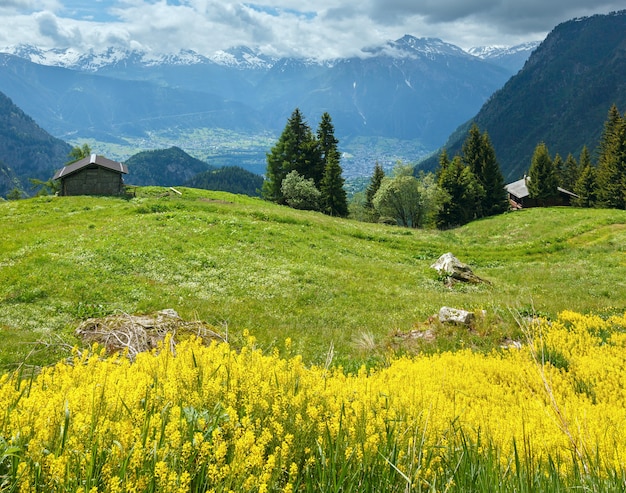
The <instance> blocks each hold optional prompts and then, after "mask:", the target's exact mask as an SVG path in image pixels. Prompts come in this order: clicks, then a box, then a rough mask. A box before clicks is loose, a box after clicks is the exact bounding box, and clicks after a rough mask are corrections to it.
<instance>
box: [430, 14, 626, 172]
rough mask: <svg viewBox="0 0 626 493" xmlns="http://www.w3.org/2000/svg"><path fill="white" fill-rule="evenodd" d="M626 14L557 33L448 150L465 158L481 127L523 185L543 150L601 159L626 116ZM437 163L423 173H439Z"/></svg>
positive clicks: (566, 25)
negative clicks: (602, 145)
mask: <svg viewBox="0 0 626 493" xmlns="http://www.w3.org/2000/svg"><path fill="white" fill-rule="evenodd" d="M625 33H626V10H623V11H619V12H614V13H611V14H608V15H595V16H591V17H586V18H578V19H572V20H570V21H567V22H563V23H561V24H559V25H558V26H556V27H555V28H554V29H553V30H552V31H551V32H550V33H549V34H548V36H547V37H546V39H545V40H544V41H543V42H542V43H541V44H540V45H539V46H538V47H537V48H536V49H535V50H534V51H533V53H532V55H531V56H530V57H529V59H528V60H527V61H526V63H525V65H524V67H523V68H522V70H520V72H519V73H518V74H517V75H515V76H513V77H512V78H511V79H510V80H509V81H507V83H506V84H505V85H504V86H503V87H502V88H501V89H499V90H498V91H496V92H495V93H494V94H493V95H492V96H491V97H490V98H489V99H488V101H487V102H486V103H485V104H484V105H483V106H482V107H481V109H480V110H479V111H478V113H477V114H476V115H474V117H472V118H471V119H469V120H468V121H467V122H465V123H464V124H462V125H461V126H459V127H458V128H457V129H456V130H455V131H454V132H453V133H452V134H451V135H450V136H449V138H448V140H447V142H446V144H445V145H444V147H445V148H446V149H447V150H448V155H450V156H452V155H454V154H455V153H457V152H459V151H460V149H461V146H462V144H463V141H464V139H465V136H466V134H467V131H468V130H469V127H470V126H471V124H472V123H476V124H477V125H478V126H479V128H480V129H481V130H482V131H486V132H487V133H488V134H489V136H490V138H491V141H492V144H493V146H494V149H495V151H496V154H497V157H498V160H499V161H500V164H501V166H502V169H503V174H504V175H505V178H506V179H508V180H510V181H513V180H516V179H519V178H521V177H522V176H523V175H524V174H525V173H526V172H527V171H528V169H529V167H530V161H531V157H532V154H533V152H534V149H535V147H536V146H537V145H538V144H539V143H540V142H544V143H545V144H546V145H547V147H548V149H549V151H550V153H551V155H555V154H556V153H559V154H560V155H561V157H563V158H565V157H566V156H567V155H568V154H569V153H572V154H573V155H574V156H575V157H576V158H578V155H579V153H580V151H581V150H582V148H583V146H587V147H588V149H589V150H590V151H591V152H593V151H594V150H595V149H596V147H597V145H598V142H599V139H600V135H601V133H602V131H603V126H604V122H605V120H606V117H607V114H608V111H609V109H610V107H611V106H612V105H613V104H616V105H617V107H618V109H619V110H620V111H621V112H622V113H623V112H624V111H625V110H626V84H624V82H623V77H624V74H625V73H626V34H625ZM437 159H438V157H437V156H431V157H430V158H428V159H427V160H424V161H422V162H421V163H420V164H419V167H421V168H423V169H434V168H435V167H436V166H437Z"/></svg>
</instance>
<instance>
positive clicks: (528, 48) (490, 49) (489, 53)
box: [467, 41, 541, 72]
mask: <svg viewBox="0 0 626 493" xmlns="http://www.w3.org/2000/svg"><path fill="white" fill-rule="evenodd" d="M539 44H541V41H529V42H527V43H522V44H519V45H515V46H499V45H495V46H476V47H473V48H470V49H469V50H467V52H468V53H469V54H470V55H473V56H476V57H478V58H481V59H483V60H486V61H489V62H491V63H494V64H496V65H499V66H501V67H505V68H508V69H510V70H512V71H513V72H517V71H518V70H519V69H521V68H522V67H523V66H524V63H525V62H526V60H528V57H529V56H530V54H531V53H532V52H533V51H534V50H535V48H537V46H539Z"/></svg>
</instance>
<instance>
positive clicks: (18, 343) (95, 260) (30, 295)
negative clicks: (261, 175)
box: [0, 188, 626, 369]
mask: <svg viewBox="0 0 626 493" xmlns="http://www.w3.org/2000/svg"><path fill="white" fill-rule="evenodd" d="M182 191H183V196H182V197H179V196H177V195H175V194H171V195H168V194H167V189H160V188H142V189H139V191H138V196H137V197H136V198H133V199H131V200H124V199H118V198H92V197H42V198H33V199H28V200H21V201H15V202H4V203H0V224H1V233H0V330H1V335H2V340H3V344H2V345H1V346H0V365H1V366H2V368H4V369H7V368H12V367H15V366H16V365H17V364H19V363H20V362H21V361H23V359H24V357H25V356H26V355H27V354H29V353H30V352H31V351H32V350H33V345H32V343H33V342H34V341H37V340H50V339H51V338H52V339H54V338H57V337H59V336H60V337H62V339H63V340H64V341H66V342H67V343H69V344H75V343H76V342H77V341H76V340H75V339H73V331H74V329H75V328H76V327H77V326H78V324H79V323H80V322H81V321H82V320H84V319H86V318H89V317H92V316H103V315H106V314H110V313H114V312H119V311H122V312H126V313H147V312H152V311H155V310H160V309H164V308H174V309H175V310H177V311H178V312H179V314H180V315H181V316H182V317H183V318H186V319H200V320H203V321H205V322H208V323H210V324H212V325H214V326H215V327H217V328H218V329H219V330H220V331H221V332H224V333H228V336H229V339H230V340H231V341H234V342H236V341H237V339H238V337H240V335H241V334H242V332H243V330H244V329H248V330H249V331H250V332H251V333H252V334H254V335H255V336H256V337H257V338H258V340H259V342H260V344H261V345H262V347H264V348H267V349H268V350H269V349H271V348H274V347H277V348H278V349H279V350H282V348H283V344H284V340H285V338H287V337H291V338H292V340H293V342H294V346H293V349H292V350H293V351H295V352H298V353H300V354H302V355H303V357H304V358H305V360H306V361H308V362H310V363H315V364H323V363H324V362H325V361H326V359H327V356H328V353H329V348H331V346H332V347H333V354H334V363H336V364H342V365H344V367H346V368H348V369H354V368H357V367H358V366H359V365H360V364H362V363H364V362H365V363H372V364H373V363H376V362H377V361H380V360H383V359H384V358H385V357H386V355H387V354H388V351H389V348H393V350H395V351H400V352H402V351H413V350H426V351H438V350H446V349H456V348H458V347H463V346H465V347H467V346H472V347H476V348H477V349H479V350H489V349H490V348H491V347H493V346H494V345H496V344H498V343H499V342H500V341H501V340H502V339H504V338H506V337H516V336H517V330H518V329H517V326H516V324H515V321H514V318H513V316H512V315H511V313H510V310H514V311H517V312H522V313H526V312H536V313H540V314H545V315H547V316H555V315H556V314H557V313H558V312H559V311H561V310H564V309H571V310H575V311H578V312H581V313H588V312H594V313H599V314H609V313H614V312H619V311H623V310H624V309H625V302H624V300H626V281H625V276H624V273H625V272H626V212H625V211H614V210H585V209H569V208H555V209H534V210H525V211H520V212H515V213H510V214H505V215H502V216H500V217H496V218H491V219H487V220H481V221H477V222H474V223H471V224H469V225H467V226H465V227H463V228H459V229H456V230H451V231H445V232H439V231H433V230H409V229H402V228H397V227H389V226H382V225H375V224H367V223H360V222H355V221H350V220H342V219H335V218H330V217H327V216H324V215H322V214H318V213H312V212H304V211H296V210H292V209H289V208H286V207H280V206H276V205H274V204H270V203H267V202H264V201H262V200H259V199H254V198H249V197H244V196H236V195H230V194H227V193H220V192H209V191H200V190H193V189H182ZM448 251H451V252H453V253H454V254H455V255H456V256H457V257H459V259H460V260H461V261H463V262H466V263H468V264H470V266H471V267H472V268H473V270H474V272H475V273H476V274H477V275H479V276H480V277H482V278H485V279H488V280H489V281H490V282H491V284H485V285H473V286H459V287H457V288H454V289H452V290H450V289H447V288H445V287H444V286H443V284H442V283H441V282H440V281H439V280H438V279H437V274H436V272H435V271H434V270H433V269H431V268H430V265H431V264H432V263H433V262H434V261H435V260H436V259H437V258H438V257H439V256H440V255H441V254H443V253H445V252H448ZM443 305H447V306H453V307H457V308H464V309H468V310H481V309H484V310H486V311H487V317H486V319H485V320H484V321H481V322H479V323H478V324H477V327H476V328H475V330H474V331H473V332H470V331H467V330H465V329H458V328H456V329H455V328H449V327H437V326H436V324H435V328H436V331H437V332H438V335H439V337H437V339H436V341H435V342H430V343H425V344H423V345H421V346H419V347H416V346H415V344H413V346H410V345H408V344H406V343H405V342H403V339H402V338H401V337H398V335H399V334H400V335H401V334H404V333H407V332H409V331H411V330H412V329H414V328H416V327H418V326H419V325H420V324H422V323H423V322H425V321H426V320H428V318H429V317H430V316H432V315H433V314H435V313H437V311H438V310H439V308H440V307H441V306H443ZM364 340H367V341H368V343H367V344H365V343H364ZM42 348H43V347H40V348H39V349H42ZM43 349H45V348H43ZM56 359H58V354H57V353H55V352H52V351H40V352H38V353H36V354H33V355H31V359H30V360H29V361H30V362H31V363H32V364H44V363H45V362H52V361H55V360H56Z"/></svg>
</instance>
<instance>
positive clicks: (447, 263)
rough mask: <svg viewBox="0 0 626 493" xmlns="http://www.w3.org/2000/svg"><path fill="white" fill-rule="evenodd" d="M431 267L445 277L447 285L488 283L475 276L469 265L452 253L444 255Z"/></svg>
mask: <svg viewBox="0 0 626 493" xmlns="http://www.w3.org/2000/svg"><path fill="white" fill-rule="evenodd" d="M430 267H431V268H432V269H435V270H436V271H437V272H438V273H439V275H440V276H442V277H444V278H445V280H446V282H447V283H451V282H455V281H458V282H469V283H474V284H477V283H481V282H487V281H485V280H484V279H481V278H480V277H478V276H477V275H476V274H474V273H473V272H472V269H470V267H469V266H468V265H467V264H464V263H463V262H461V261H460V260H459V259H458V258H456V257H455V256H454V255H453V254H452V253H450V252H448V253H444V254H443V255H442V256H441V257H439V258H438V259H437V261H436V262H435V263H434V264H432V265H431V266H430Z"/></svg>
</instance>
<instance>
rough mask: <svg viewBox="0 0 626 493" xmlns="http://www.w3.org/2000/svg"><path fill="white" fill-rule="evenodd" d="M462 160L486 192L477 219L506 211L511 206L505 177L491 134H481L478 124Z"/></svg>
mask: <svg viewBox="0 0 626 493" xmlns="http://www.w3.org/2000/svg"><path fill="white" fill-rule="evenodd" d="M462 159H463V163H464V164H465V165H466V166H468V167H469V169H470V171H471V172H472V173H473V174H474V176H475V177H476V178H477V179H478V182H479V183H480V184H481V186H482V187H483V190H484V194H483V199H482V201H481V203H480V204H479V205H478V209H477V217H484V216H493V215H495V214H500V213H502V212H504V211H506V210H507V209H508V207H509V204H508V200H507V196H506V190H505V188H504V176H503V175H502V171H501V170H500V165H499V164H498V161H497V159H496V153H495V150H494V148H493V145H492V144H491V139H490V138H489V134H487V132H484V133H483V134H481V133H480V130H479V128H478V125H476V124H473V125H472V127H471V128H470V130H469V133H468V136H467V139H466V140H465V142H464V143H463V148H462Z"/></svg>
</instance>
